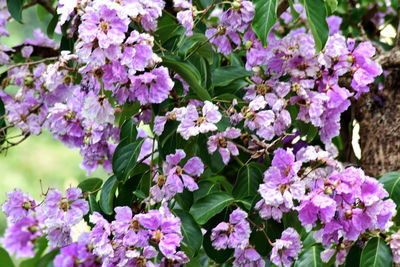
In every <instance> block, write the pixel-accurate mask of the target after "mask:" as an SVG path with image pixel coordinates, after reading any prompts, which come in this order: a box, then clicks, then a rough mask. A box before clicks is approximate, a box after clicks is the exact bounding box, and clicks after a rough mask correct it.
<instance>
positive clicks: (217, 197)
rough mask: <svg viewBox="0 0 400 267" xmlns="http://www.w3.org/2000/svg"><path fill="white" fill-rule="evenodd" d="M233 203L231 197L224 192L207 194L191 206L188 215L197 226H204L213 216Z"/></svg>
mask: <svg viewBox="0 0 400 267" xmlns="http://www.w3.org/2000/svg"><path fill="white" fill-rule="evenodd" d="M233 201H234V199H233V197H232V196H230V195H229V194H227V193H224V192H216V193H212V194H209V195H207V196H205V197H203V198H201V199H199V200H198V201H197V202H195V203H194V204H193V206H192V207H191V208H190V214H192V216H193V218H194V219H195V220H196V222H197V223H199V224H205V223H206V222H207V221H208V220H209V219H211V218H212V217H213V216H215V215H217V214H218V213H220V212H221V211H222V210H223V209H224V208H226V207H228V206H229V205H230V204H231V203H232V202H233Z"/></svg>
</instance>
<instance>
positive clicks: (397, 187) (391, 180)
mask: <svg viewBox="0 0 400 267" xmlns="http://www.w3.org/2000/svg"><path fill="white" fill-rule="evenodd" d="M379 182H380V183H382V184H383V187H384V188H385V190H386V191H387V192H388V193H389V197H390V198H391V199H392V200H393V201H394V202H395V203H396V205H397V209H399V208H400V172H389V173H386V174H384V175H382V176H381V178H379Z"/></svg>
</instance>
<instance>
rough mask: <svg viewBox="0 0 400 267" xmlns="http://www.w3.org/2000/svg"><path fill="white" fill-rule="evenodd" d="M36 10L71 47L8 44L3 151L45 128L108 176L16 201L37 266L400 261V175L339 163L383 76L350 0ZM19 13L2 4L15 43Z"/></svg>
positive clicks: (14, 225)
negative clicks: (352, 31)
mask: <svg viewBox="0 0 400 267" xmlns="http://www.w3.org/2000/svg"><path fill="white" fill-rule="evenodd" d="M33 2H35V3H33ZM32 3H33V4H40V5H43V6H44V7H45V8H46V9H47V10H48V11H49V12H50V13H53V15H54V18H53V20H52V21H51V22H50V25H49V27H48V32H47V34H48V36H50V37H51V36H52V35H53V31H54V30H56V31H58V32H59V33H60V34H61V35H62V39H61V42H60V44H59V43H57V42H55V41H54V40H52V39H51V38H50V37H48V36H46V35H45V34H44V33H42V32H41V31H40V30H36V31H35V32H34V39H33V40H30V39H27V40H26V41H25V42H24V43H22V44H21V45H20V46H18V47H15V48H7V47H3V46H0V62H1V64H2V65H3V67H2V68H1V89H2V90H1V91H0V97H1V103H0V104H1V109H0V111H1V115H2V116H1V121H0V124H1V127H2V128H1V130H0V138H1V145H2V147H1V150H7V149H9V148H11V147H12V146H14V145H17V144H18V143H21V142H22V141H23V140H25V139H26V138H28V137H29V136H30V135H38V134H40V133H41V132H42V130H43V129H47V130H48V131H50V132H51V133H52V134H53V136H54V137H55V138H57V139H58V140H60V141H61V142H62V143H64V144H65V145H66V146H68V147H69V148H71V149H79V151H80V154H81V155H82V164H81V168H83V169H85V170H86V171H87V173H88V175H90V173H91V172H92V171H93V170H95V169H97V168H99V167H100V166H101V167H102V168H104V170H106V171H107V172H108V173H109V174H110V177H109V178H108V179H107V180H106V181H102V180H101V179H98V178H88V179H87V180H85V181H83V182H82V183H81V184H79V186H78V187H77V188H69V189H68V190H67V191H66V192H65V194H63V193H62V192H60V191H58V190H57V189H52V188H50V189H48V190H47V191H46V192H43V199H41V200H34V199H33V198H32V197H31V196H30V195H29V194H28V193H23V192H21V191H20V190H18V189H15V190H14V191H13V192H10V193H8V195H7V196H8V200H7V201H6V202H5V203H4V204H3V206H2V210H3V212H4V213H5V214H6V215H7V218H8V219H7V223H8V226H7V229H6V232H5V234H4V237H2V239H1V244H2V246H3V247H4V249H5V250H6V251H7V252H8V253H9V254H12V255H14V256H15V257H16V258H21V257H22V258H32V259H28V260H26V261H25V262H24V264H26V265H24V266H31V265H29V264H33V265H32V266H36V265H35V264H39V263H40V264H41V265H40V266H47V264H48V263H49V264H53V265H54V266H55V267H64V266H65V267H68V266H181V265H185V264H186V265H187V266H199V265H200V266H201V265H203V266H207V265H213V266H216V264H222V263H226V265H224V266H266V265H267V266H270V265H274V266H275V265H276V266H291V265H293V264H294V265H296V266H307V265H309V264H313V266H322V264H326V266H331V265H336V266H339V265H344V264H345V265H346V266H356V265H360V266H368V267H369V266H382V267H384V266H392V262H393V261H394V262H396V263H400V256H399V255H400V245H399V244H400V243H399V242H400V241H399V240H400V237H399V235H400V234H399V233H398V232H397V230H398V226H397V223H398V222H399V221H398V217H395V215H396V211H397V206H396V204H397V205H399V204H400V201H399V197H398V194H394V193H396V192H398V188H397V187H396V186H397V182H398V179H399V176H396V175H395V174H393V173H392V174H388V175H385V176H384V177H382V178H381V179H380V180H379V181H378V180H377V179H375V178H373V177H369V176H367V175H366V174H365V173H364V172H363V170H362V169H359V168H356V167H350V166H346V165H345V164H343V163H341V162H340V161H339V160H338V153H339V151H340V149H341V148H340V139H339V138H340V137H338V136H339V134H340V131H339V130H340V127H341V125H340V119H341V114H342V113H343V112H345V111H346V110H347V109H348V108H349V106H350V105H351V101H352V100H353V99H357V98H358V97H360V95H362V94H363V93H366V92H368V91H369V90H370V88H371V86H374V84H375V85H376V84H377V81H378V79H382V78H383V70H382V67H381V66H380V65H379V64H378V63H377V62H375V61H374V58H373V57H374V55H375V53H376V49H375V46H374V45H373V44H372V43H371V42H369V41H368V40H360V38H351V37H349V36H348V34H347V33H348V32H346V33H345V32H344V30H346V31H348V29H347V28H345V27H340V25H341V23H342V17H340V16H337V15H342V16H343V17H345V15H344V13H343V12H342V13H340V12H339V10H340V9H343V5H346V3H347V1H339V4H340V6H339V7H338V11H337V13H335V15H332V14H333V12H334V11H335V10H336V8H337V1H323V0H303V1H299V3H297V2H296V1H283V2H282V3H280V4H279V3H278V1H275V0H253V1H247V0H233V1H231V0H229V1H217V0H215V1H211V0H198V1H196V0H193V1H188V0H174V1H163V0H120V1H114V0H82V1H78V0H73V1H71V0H59V1H58V3H57V8H56V9H55V10H54V8H53V6H52V5H51V3H50V2H46V1H45V0H41V1H32ZM23 4H24V1H22V0H21V1H7V2H6V1H5V0H0V8H1V12H0V18H1V19H0V34H1V35H8V32H7V30H6V28H5V26H6V24H7V21H8V20H10V19H12V18H13V19H15V20H17V21H22V19H23V18H22V15H21V14H22V13H21V12H22V9H23V8H24V5H23ZM285 4H286V5H285ZM278 5H279V8H278ZM282 7H283V10H281V9H282ZM379 7H380V9H381V10H380V11H381V13H377V14H378V15H377V17H374V18H373V20H372V21H373V23H376V25H379V24H380V23H381V22H380V20H381V19H382V18H383V16H384V15H388V14H390V12H392V11H391V8H390V7H389V8H388V7H387V4H385V5H383V4H381V5H380V6H379ZM382 12H386V13H382ZM379 14H380V15H379ZM277 15H278V16H277ZM379 16H380V17H379ZM48 55H52V56H48ZM343 80H348V81H349V82H348V83H347V84H343V82H342V81H343ZM10 87H14V88H15V87H17V88H18V90H17V91H16V92H15V91H12V90H10ZM146 127H147V129H149V130H148V131H146V132H145V131H144V130H143V129H144V128H146ZM9 128H16V129H18V130H19V131H20V137H19V138H20V139H19V140H18V141H14V139H11V138H15V136H10V133H9V132H7V129H9ZM14 132H15V131H14ZM17 137H18V136H17ZM338 140H339V141H338ZM4 179H7V178H6V177H5V178H4ZM81 223H84V224H87V225H86V226H87V228H88V230H87V231H85V232H84V233H81V234H80V235H79V236H77V234H75V232H76V228H77V227H79V225H80V224H81ZM391 251H392V252H391ZM3 252H4V251H3ZM3 255H6V254H4V253H3V254H1V256H0V257H3ZM392 255H393V256H392ZM4 257H6V256H4ZM371 264H372V265H371ZM376 264H377V265H376Z"/></svg>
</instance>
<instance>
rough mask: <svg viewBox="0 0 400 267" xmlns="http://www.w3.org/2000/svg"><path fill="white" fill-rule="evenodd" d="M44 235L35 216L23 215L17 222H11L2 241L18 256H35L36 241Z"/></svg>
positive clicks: (6, 247)
mask: <svg viewBox="0 0 400 267" xmlns="http://www.w3.org/2000/svg"><path fill="white" fill-rule="evenodd" d="M40 236H42V233H41V231H40V228H39V222H38V220H37V219H36V218H35V217H33V216H28V217H23V218H22V219H20V220H18V221H17V222H15V223H11V222H9V225H8V227H7V229H6V231H5V233H4V238H2V240H1V243H2V245H3V247H4V248H5V249H6V250H7V251H8V252H9V253H10V254H15V256H16V258H17V259H18V258H21V257H30V258H32V257H33V256H35V250H34V245H35V241H36V240H37V239H38V238H39V237H40Z"/></svg>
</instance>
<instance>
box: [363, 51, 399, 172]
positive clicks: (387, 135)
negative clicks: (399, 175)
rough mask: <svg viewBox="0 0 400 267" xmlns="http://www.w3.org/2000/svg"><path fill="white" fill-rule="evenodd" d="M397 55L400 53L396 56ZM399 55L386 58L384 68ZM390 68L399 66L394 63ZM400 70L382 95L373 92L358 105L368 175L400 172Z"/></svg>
mask: <svg viewBox="0 0 400 267" xmlns="http://www.w3.org/2000/svg"><path fill="white" fill-rule="evenodd" d="M396 53H397V52H396ZM396 53H392V56H391V57H390V54H389V53H388V54H387V55H385V57H384V58H386V59H385V62H383V61H382V62H381V63H382V65H383V66H384V67H388V66H389V65H390V64H388V62H389V63H390V62H391V61H394V60H397V61H399V60H400V57H393V56H394V55H395V54H396ZM392 63H394V64H391V65H390V67H392V66H396V65H397V64H398V63H397V62H392ZM399 86H400V70H399V69H398V68H394V69H391V70H390V71H389V73H388V75H387V76H386V80H385V84H384V89H383V91H382V92H377V91H376V90H372V91H371V92H370V93H369V94H366V95H364V96H362V97H360V99H359V100H358V101H357V103H356V106H355V107H356V108H355V118H356V119H357V121H358V122H359V123H360V146H361V151H362V153H361V162H360V165H361V167H362V168H363V169H364V170H365V172H366V174H368V175H371V176H378V175H381V174H384V173H386V172H390V171H397V170H400V116H399V115H400V93H399Z"/></svg>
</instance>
